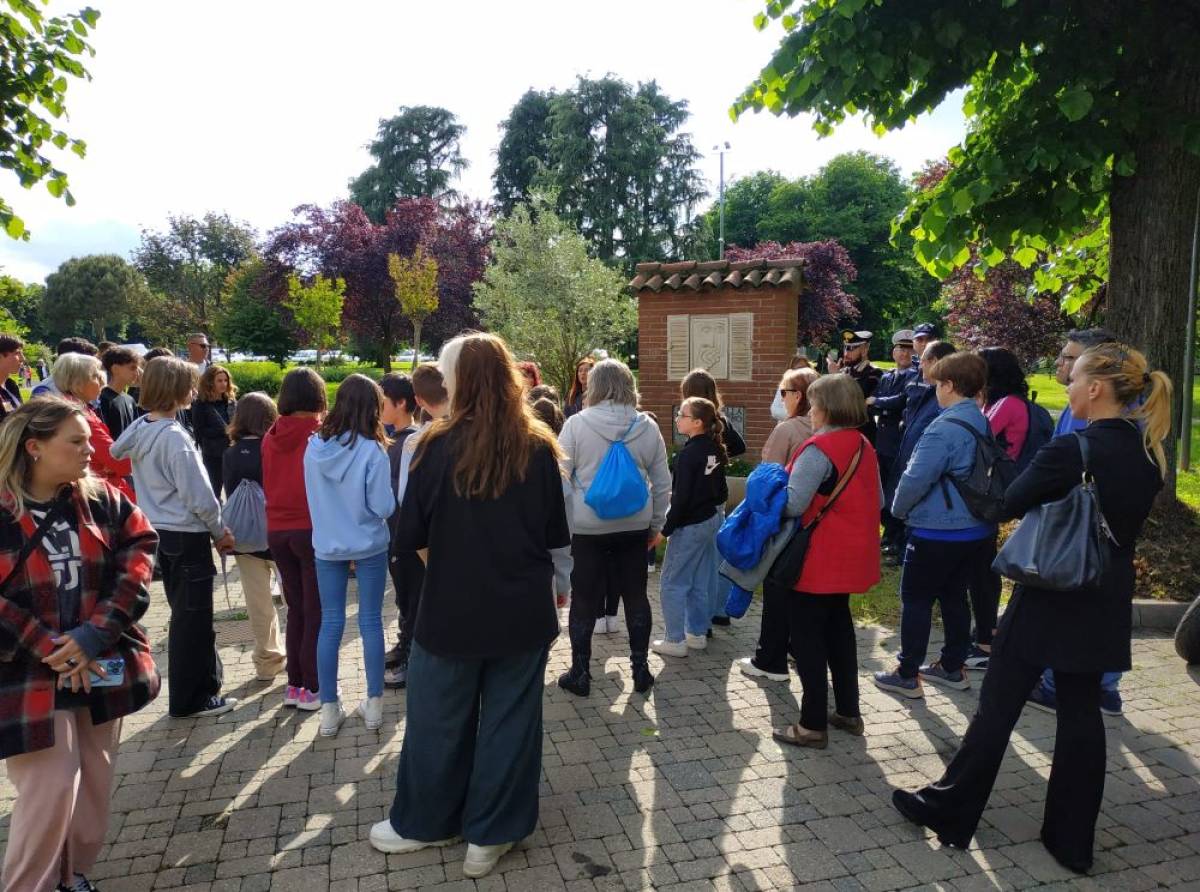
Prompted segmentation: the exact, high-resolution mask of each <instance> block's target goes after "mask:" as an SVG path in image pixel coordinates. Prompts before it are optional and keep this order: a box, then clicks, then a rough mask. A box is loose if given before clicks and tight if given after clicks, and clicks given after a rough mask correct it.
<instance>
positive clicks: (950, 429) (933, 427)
mask: <svg viewBox="0 0 1200 892" xmlns="http://www.w3.org/2000/svg"><path fill="white" fill-rule="evenodd" d="M951 418H957V419H959V420H960V421H965V422H966V423H967V424H969V425H971V426H972V427H973V428H975V430H977V431H979V432H980V433H981V434H986V433H987V431H988V423H987V419H986V418H984V417H983V413H982V412H980V411H979V407H978V406H977V405H975V401H974V400H962V401H961V402H958V403H955V404H954V405H953V406H950V407H949V408H948V409H943V410H942V412H941V413H940V414H939V415H938V416H937V418H935V419H934V420H933V421H932V422H931V423H930V425H929V427H927V428H926V429H925V432H924V433H923V434H922V435H921V439H920V440H918V441H917V447H916V449H914V450H913V454H912V458H911V459H909V461H908V466H907V467H906V468H905V469H904V473H903V474H901V475H900V482H899V483H898V484H897V485H896V496H895V498H894V499H893V500H892V514H893V515H894V516H896V517H897V518H899V519H901V520H903V521H904V522H905V523H907V524H908V525H909V526H910V527H922V528H925V529H930V530H965V529H970V528H973V527H978V526H979V524H980V521H979V519H978V518H977V517H975V516H974V515H973V514H971V512H970V511H968V510H967V506H966V504H965V503H964V502H963V500H962V496H960V495H959V494H958V489H957V488H956V487H955V486H953V485H949V481H947V485H946V486H944V487H943V486H942V484H941V480H942V478H943V477H945V476H947V475H951V476H954V477H965V476H966V475H967V474H969V473H970V472H971V468H972V466H973V465H974V464H975V438H974V437H972V436H971V434H970V432H969V431H965V430H963V429H962V428H961V427H959V426H958V425H957V424H952V423H951V422H950V419H951ZM947 495H948V496H949V499H950V506H949V507H947V505H946V497H947Z"/></svg>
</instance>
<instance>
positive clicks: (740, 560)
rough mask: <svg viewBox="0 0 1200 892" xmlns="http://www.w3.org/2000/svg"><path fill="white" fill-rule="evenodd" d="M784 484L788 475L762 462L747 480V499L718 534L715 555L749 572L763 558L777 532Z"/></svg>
mask: <svg viewBox="0 0 1200 892" xmlns="http://www.w3.org/2000/svg"><path fill="white" fill-rule="evenodd" d="M787 484H788V472H787V471H786V470H785V469H784V467H783V466H782V465H777V464H775V463H774V462H763V463H762V464H761V465H759V466H758V467H756V468H755V469H754V470H753V471H751V472H750V476H749V477H747V478H746V497H745V498H744V499H742V501H741V504H739V505H738V506H737V507H736V508H734V509H733V512H732V513H731V514H730V515H729V517H728V518H726V520H725V523H723V524H721V529H720V530H719V531H718V532H717V551H719V552H720V553H721V557H723V558H724V559H725V560H726V561H728V562H729V564H730V565H731V566H732V567H735V568H737V569H738V570H751V569H753V568H754V566H755V565H756V564H757V563H758V562H759V560H760V559H761V558H762V554H763V549H764V548H765V547H766V545H767V542H768V541H769V540H770V538H771V537H772V536H774V535H775V534H776V533H777V532H779V524H780V523H781V522H782V520H783V509H784V508H785V507H787Z"/></svg>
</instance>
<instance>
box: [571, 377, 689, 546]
mask: <svg viewBox="0 0 1200 892" xmlns="http://www.w3.org/2000/svg"><path fill="white" fill-rule="evenodd" d="M635 419H636V421H635ZM631 423H632V424H633V427H632V429H631V428H630V424H631ZM627 430H628V431H629V434H628V436H625V448H626V449H628V450H629V454H630V455H631V456H632V457H633V460H634V461H636V462H637V464H638V466H639V467H640V468H641V469H642V474H643V475H645V477H646V478H647V482H648V484H649V489H650V498H649V499H647V500H646V504H645V506H644V507H643V508H642V510H641V511H639V512H638V513H637V514H631V515H630V516H629V517H622V518H619V519H617V520H601V519H600V518H599V517H597V516H596V512H594V511H593V510H592V509H591V508H589V507H588V505H587V504H586V503H585V502H584V501H583V497H584V496H585V495H586V494H587V491H588V487H589V486H591V485H592V480H593V479H594V478H595V476H596V472H597V471H599V470H600V464H601V462H603V461H604V456H605V455H606V454H607V452H608V447H609V445H610V444H611V443H613V442H614V441H616V440H620V439H621V438H622V436H624V435H625V432H626V431H627ZM558 442H559V445H560V446H562V449H563V452H565V453H566V458H565V459H564V460H563V473H564V476H565V477H566V479H567V490H568V493H569V496H568V498H567V519H568V520H569V521H570V525H571V532H572V533H579V534H581V535H584V536H597V535H602V534H604V533H625V532H630V531H632V530H646V529H648V530H651V531H652V532H655V533H657V532H658V531H659V530H661V529H662V528H663V524H665V523H666V521H667V506H668V505H669V504H670V502H671V471H670V469H669V468H668V467H667V446H666V444H665V443H664V442H663V438H662V433H661V432H660V431H659V429H658V425H657V424H655V423H654V422H653V421H652V420H651V419H650V418H649V416H647V415H645V414H643V413H641V412H638V411H637V409H635V408H634V407H633V406H623V405H620V404H618V403H614V402H611V401H609V400H605V401H604V402H602V403H600V404H599V405H596V406H589V407H588V408H586V409H584V410H583V411H582V412H579V413H578V414H576V415H572V416H571V417H570V418H568V419H567V423H566V424H565V425H563V429H562V433H560V434H559V435H558Z"/></svg>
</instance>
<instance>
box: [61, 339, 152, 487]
mask: <svg viewBox="0 0 1200 892" xmlns="http://www.w3.org/2000/svg"><path fill="white" fill-rule="evenodd" d="M50 374H51V376H52V377H53V379H54V386H55V387H57V388H58V392H59V393H60V394H62V396H63V397H64V398H65V399H66V400H68V401H69V402H71V403H74V404H75V405H77V406H79V411H80V412H82V413H83V417H84V418H85V419H86V420H87V423H88V430H90V431H91V435H92V436H91V441H92V449H93V450H94V454H93V455H92V462H91V470H92V473H93V474H95V475H96V476H97V477H100V478H102V479H103V480H104V481H105V482H106V483H110V484H112V485H113V486H115V487H116V488H117V489H119V490H121V492H123V493H124V494H125V495H127V496H128V497H129V498H131V499H132V498H133V497H134V492H133V487H132V486H130V485H129V477H130V475H131V474H132V473H133V468H132V467H131V466H130V464H129V462H128V461H127V460H121V459H117V458H114V457H113V454H112V444H113V438H112V434H111V433H110V432H109V430H108V426H107V425H106V424H105V423H104V422H103V421H101V420H100V416H99V415H97V414H96V413H95V412H94V411H92V406H91V404H92V403H94V402H95V401H96V400H97V399H99V398H100V391H101V390H103V389H104V385H105V384H106V383H108V378H107V376H106V375H105V374H104V366H103V365H102V364H101V362H100V360H98V359H97V358H96V357H94V356H88V355H87V354H85V353H64V354H63V355H62V356H60V357H58V359H56V360H55V361H54V368H53V369H52V370H51V372H50Z"/></svg>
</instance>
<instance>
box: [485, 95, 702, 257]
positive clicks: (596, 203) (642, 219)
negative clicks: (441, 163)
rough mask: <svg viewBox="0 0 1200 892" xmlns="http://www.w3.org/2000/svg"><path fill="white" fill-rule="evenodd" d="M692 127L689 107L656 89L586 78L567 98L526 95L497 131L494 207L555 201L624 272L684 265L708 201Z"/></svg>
mask: <svg viewBox="0 0 1200 892" xmlns="http://www.w3.org/2000/svg"><path fill="white" fill-rule="evenodd" d="M543 108H544V109H545V110H546V113H545V114H542V113H541V112H542V110H543ZM689 117H690V113H689V112H688V107H687V102H685V101H675V100H672V99H671V98H670V97H668V96H667V95H666V94H664V93H663V92H662V91H661V90H660V89H659V87H658V84H656V83H655V82H654V81H650V82H649V83H642V84H638V85H637V87H636V88H635V87H632V86H630V85H629V84H627V83H625V82H624V81H622V80H619V79H617V78H614V77H604V78H601V79H599V80H591V79H588V78H582V77H581V78H580V79H579V81H578V82H577V83H576V85H575V87H574V88H573V89H571V90H568V91H566V92H564V93H553V92H551V93H537V92H535V91H530V92H529V93H526V94H525V96H524V97H522V99H521V101H520V102H519V103H518V104H517V106H516V107H515V108H514V109H513V111H512V113H511V114H510V116H509V118H508V120H507V121H505V122H504V123H503V124H502V125H501V129H502V130H503V133H504V136H503V138H502V140H501V143H500V149H499V150H498V152H497V158H496V163H497V177H496V180H495V182H496V197H497V201H498V203H500V204H501V206H505V205H509V206H511V205H512V204H513V203H515V202H517V201H520V200H521V196H522V195H526V194H528V191H529V190H530V189H531V188H536V189H538V190H542V191H545V192H547V193H550V194H554V195H555V196H556V199H555V210H556V212H557V213H558V214H559V216H561V217H562V218H563V219H564V220H566V221H567V222H569V223H570V224H571V225H572V226H573V227H574V228H575V229H576V230H578V232H579V233H580V234H581V235H582V236H583V237H584V239H585V240H586V242H587V244H588V247H589V250H590V251H591V253H592V255H593V256H596V257H599V258H600V259H601V260H604V261H606V262H615V263H620V264H621V265H623V266H624V267H626V268H627V269H628V268H631V267H632V264H634V263H636V262H638V261H641V260H662V259H667V258H671V257H676V256H679V255H680V252H681V247H682V246H683V244H684V242H685V239H686V238H687V237H688V226H687V224H688V221H689V220H690V219H691V217H692V212H693V209H694V207H695V205H696V204H697V203H698V202H699V201H700V200H701V199H703V198H704V196H705V194H706V193H705V190H704V186H703V180H702V178H701V177H700V174H699V171H698V170H697V168H696V164H697V162H698V161H699V159H700V153H699V152H697V151H696V148H695V147H694V146H693V145H692V139H691V136H690V134H688V133H686V132H683V130H682V128H683V126H684V125H685V124H686V123H687V120H688V118H689Z"/></svg>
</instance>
